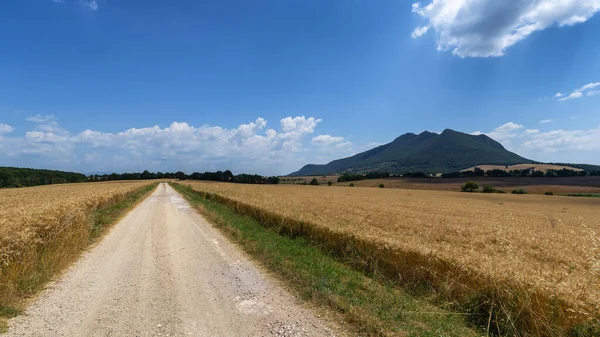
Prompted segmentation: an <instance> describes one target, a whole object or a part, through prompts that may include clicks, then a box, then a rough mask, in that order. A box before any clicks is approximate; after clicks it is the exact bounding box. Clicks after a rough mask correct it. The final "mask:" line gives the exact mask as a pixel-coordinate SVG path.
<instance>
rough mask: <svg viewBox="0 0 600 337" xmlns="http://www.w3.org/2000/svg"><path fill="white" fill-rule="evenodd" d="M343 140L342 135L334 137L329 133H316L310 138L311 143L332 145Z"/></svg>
mask: <svg viewBox="0 0 600 337" xmlns="http://www.w3.org/2000/svg"><path fill="white" fill-rule="evenodd" d="M343 141H344V137H334V136H330V135H318V136H316V137H314V138H313V139H312V144H313V145H333V144H339V143H341V142H343Z"/></svg>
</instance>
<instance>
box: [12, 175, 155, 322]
mask: <svg viewBox="0 0 600 337" xmlns="http://www.w3.org/2000/svg"><path fill="white" fill-rule="evenodd" d="M157 185H158V184H149V185H146V186H143V187H141V188H139V189H137V190H135V191H133V192H131V193H128V194H125V195H123V196H122V197H119V198H114V199H112V200H110V201H109V202H107V203H104V204H102V205H100V206H99V207H97V208H92V209H90V210H89V212H87V215H88V216H86V217H85V218H70V217H65V219H63V218H61V219H60V221H65V222H66V221H73V222H76V225H74V226H71V227H65V228H72V230H64V231H62V232H61V233H44V234H40V235H43V238H42V239H40V241H41V242H43V243H42V244H39V245H37V246H35V245H32V246H31V247H30V249H29V251H27V252H24V253H23V259H22V260H21V261H19V263H18V264H16V265H13V266H12V268H8V269H6V270H4V271H3V272H4V274H0V276H3V278H2V280H0V281H2V282H1V283H2V287H1V288H0V289H1V290H3V293H2V294H0V333H3V332H6V331H7V320H8V319H9V318H11V317H14V316H17V315H19V314H20V313H21V312H22V311H23V307H24V304H25V303H26V302H27V299H29V298H31V296H32V295H34V294H35V293H37V292H38V291H39V290H41V289H42V288H43V286H44V285H45V284H46V283H47V282H48V281H50V280H51V279H52V277H53V276H55V275H56V274H58V273H60V272H61V271H62V270H64V268H66V267H67V266H68V265H70V264H71V263H72V262H73V261H75V260H76V259H77V257H79V255H80V254H81V252H82V251H83V250H84V249H85V248H86V247H88V246H89V245H90V244H92V243H94V242H96V241H97V240H98V239H99V238H100V237H101V235H102V234H103V233H105V229H106V228H108V227H109V225H111V224H114V223H116V222H117V221H118V220H119V219H120V218H121V217H122V216H123V215H124V214H125V213H126V212H127V211H128V210H130V209H131V208H133V207H134V206H135V205H137V203H138V202H139V201H141V200H143V199H144V198H145V197H146V196H147V195H149V194H150V193H151V192H152V191H153V190H154V189H155V188H156V186H157Z"/></svg>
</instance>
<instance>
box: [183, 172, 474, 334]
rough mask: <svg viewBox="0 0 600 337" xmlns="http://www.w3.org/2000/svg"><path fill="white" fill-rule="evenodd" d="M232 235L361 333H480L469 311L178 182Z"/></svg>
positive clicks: (302, 292) (278, 274) (307, 296)
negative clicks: (433, 300)
mask: <svg viewBox="0 0 600 337" xmlns="http://www.w3.org/2000/svg"><path fill="white" fill-rule="evenodd" d="M172 186H173V187H174V188H175V189H176V190H177V191H178V192H179V193H181V194H182V195H183V196H184V197H185V198H186V199H187V200H188V201H189V202H190V203H191V204H192V205H194V206H195V207H196V208H197V209H198V210H199V211H200V212H201V213H202V214H203V215H205V216H206V217H208V218H209V219H210V220H211V221H212V222H213V223H214V224H215V225H216V226H217V227H218V228H220V229H221V230H222V231H223V232H224V233H225V234H226V235H228V236H229V237H230V238H232V239H233V240H234V241H235V242H237V243H239V244H240V246H241V247H242V248H243V249H244V250H245V251H246V252H248V253H249V254H250V255H251V256H252V257H254V258H255V259H257V260H258V261H259V262H260V263H262V264H263V265H264V266H266V267H267V268H268V269H269V270H270V271H272V272H273V274H274V275H275V276H276V277H278V278H280V279H282V280H284V281H286V283H287V284H289V285H290V287H291V288H293V290H294V291H295V292H296V293H297V294H298V295H299V296H300V297H301V298H303V299H304V300H307V301H309V302H311V303H314V304H317V305H321V306H326V307H329V308H330V309H333V310H334V311H335V312H337V313H338V314H340V315H341V316H342V317H343V318H344V319H345V320H346V321H347V322H348V323H350V324H351V326H352V327H353V328H354V330H356V332H357V333H359V334H360V335H369V336H477V335H478V333H476V331H475V330H473V329H471V328H469V327H468V326H467V323H466V320H465V315H463V314H460V313H453V312H449V311H447V310H443V309H441V308H439V307H437V306H434V305H432V304H430V303H428V302H427V301H424V300H420V299H417V298H414V297H413V296H410V295H409V294H407V293H406V292H404V291H402V290H401V289H398V288H397V287H396V286H395V285H393V284H389V283H385V282H380V281H376V280H374V279H373V278H371V277H367V276H366V275H365V274H364V273H362V272H360V271H357V270H355V269H352V268H350V267H348V266H347V265H345V264H343V263H341V262H339V261H337V260H336V259H335V258H334V257H333V256H331V255H330V254H327V253H326V252H323V251H322V250H321V249H320V248H319V247H317V246H315V245H313V244H311V243H310V242H309V241H308V240H307V239H306V238H305V237H302V236H296V237H289V236H283V235H279V234H278V233H277V232H275V231H273V230H270V229H268V228H266V227H264V226H263V225H262V224H261V223H260V222H259V221H258V220H256V219H254V218H252V217H249V216H246V215H241V214H238V213H236V212H235V210H234V209H232V208H231V207H228V206H226V205H223V204H221V203H219V202H216V201H214V200H209V199H206V198H205V197H204V196H203V195H202V194H199V193H197V192H195V191H193V190H192V189H191V188H189V187H186V186H184V185H180V184H173V185H172Z"/></svg>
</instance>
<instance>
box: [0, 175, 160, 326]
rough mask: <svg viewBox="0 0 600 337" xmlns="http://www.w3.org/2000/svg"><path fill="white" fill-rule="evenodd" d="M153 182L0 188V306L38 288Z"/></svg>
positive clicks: (12, 302) (3, 306)
mask: <svg viewBox="0 0 600 337" xmlns="http://www.w3.org/2000/svg"><path fill="white" fill-rule="evenodd" d="M152 186H154V184H153V182H152V181H142V182H140V181H136V182H107V183H81V184H62V185H47V186H37V187H28V188H19V189H3V190H0V308H7V306H8V305H13V304H16V305H18V302H19V301H20V300H21V299H22V298H23V297H26V296H28V295H30V294H31V293H33V292H34V291H36V290H37V289H38V288H39V287H40V285H42V284H43V283H44V282H45V281H47V280H48V279H49V278H50V277H51V276H53V274H54V273H56V272H58V271H60V270H61V269H62V268H64V267H65V266H66V265H68V264H69V263H70V262H71V261H73V260H74V259H75V258H76V257H77V256H78V254H79V253H80V251H81V250H82V249H83V248H85V247H86V246H87V245H88V244H89V243H90V242H91V240H90V239H93V238H95V237H97V236H99V235H100V234H101V230H102V227H103V226H104V225H106V224H108V223H110V222H111V221H113V220H115V217H118V216H120V214H121V213H122V210H124V209H126V208H127V207H130V206H131V205H132V204H133V203H135V201H136V200H138V199H139V198H141V197H142V196H144V195H146V194H147V193H148V192H149V191H150V190H151V188H152ZM1 314H2V312H0V316H1ZM0 319H1V317H0ZM0 323H1V322H0Z"/></svg>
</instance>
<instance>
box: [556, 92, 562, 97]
mask: <svg viewBox="0 0 600 337" xmlns="http://www.w3.org/2000/svg"><path fill="white" fill-rule="evenodd" d="M562 95H563V94H562V93H560V92H557V93H556V95H554V97H556V98H559V97H562Z"/></svg>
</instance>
